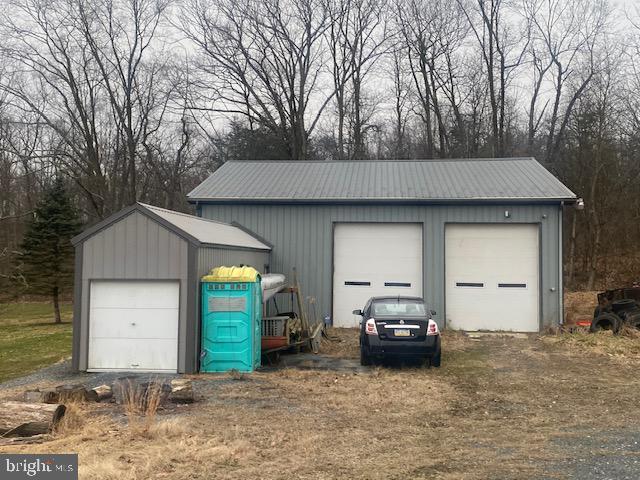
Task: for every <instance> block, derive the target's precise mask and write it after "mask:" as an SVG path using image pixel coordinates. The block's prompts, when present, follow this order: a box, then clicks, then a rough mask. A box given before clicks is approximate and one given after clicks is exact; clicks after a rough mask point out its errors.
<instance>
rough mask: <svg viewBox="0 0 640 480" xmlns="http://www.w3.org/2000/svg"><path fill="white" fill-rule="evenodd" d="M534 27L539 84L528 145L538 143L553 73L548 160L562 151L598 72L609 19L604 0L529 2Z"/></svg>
mask: <svg viewBox="0 0 640 480" xmlns="http://www.w3.org/2000/svg"><path fill="white" fill-rule="evenodd" d="M523 10H524V12H525V16H526V17H527V18H528V20H529V22H530V24H531V25H532V37H533V42H532V45H531V50H532V56H533V65H534V68H535V82H534V89H533V95H532V97H531V102H530V108H529V134H528V137H529V143H530V145H531V144H533V137H534V136H535V134H536V132H537V130H538V127H539V126H540V121H541V118H542V115H543V114H544V110H545V108H546V107H543V109H542V112H540V113H536V107H537V105H536V104H537V102H538V99H539V93H540V87H541V86H542V83H543V82H544V81H545V80H546V76H547V73H549V74H550V75H552V79H551V82H552V84H553V89H554V95H553V99H552V101H551V112H550V113H549V118H548V130H547V133H546V141H545V144H546V148H545V160H546V161H547V162H550V161H552V160H553V158H554V157H555V155H556V154H557V153H558V150H559V147H560V142H561V141H562V137H563V135H564V132H565V130H566V128H567V123H568V121H569V118H570V115H571V111H572V109H573V107H574V105H575V103H576V101H577V100H578V99H579V98H580V96H581V95H582V94H583V93H584V92H585V90H586V88H587V87H588V85H589V83H590V82H591V80H592V79H593V77H594V75H595V74H596V69H597V67H596V63H595V62H594V51H595V48H596V45H597V43H598V41H599V40H600V37H601V35H602V33H603V30H604V27H605V25H606V21H607V17H608V14H609V12H608V9H607V6H606V2H605V1H604V0H596V1H592V0H524V2H523Z"/></svg>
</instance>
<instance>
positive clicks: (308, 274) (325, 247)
mask: <svg viewBox="0 0 640 480" xmlns="http://www.w3.org/2000/svg"><path fill="white" fill-rule="evenodd" d="M505 210H508V211H509V213H510V216H509V218H505ZM198 211H199V214H200V215H201V216H203V217H205V218H210V219H214V220H220V221H224V222H233V221H235V222H238V223H240V224H241V225H243V226H245V227H246V228H248V229H250V230H252V231H253V232H255V233H256V234H258V235H260V236H261V237H263V238H264V239H266V240H267V241H269V242H271V243H272V244H273V250H272V252H271V261H270V267H271V271H272V272H278V273H284V274H286V275H288V276H290V275H291V274H292V270H293V268H294V267H295V268H296V271H297V275H298V278H299V280H300V283H301V285H302V288H303V289H304V294H305V295H310V296H314V297H316V298H317V299H318V305H319V309H320V311H319V312H318V313H319V314H322V315H323V316H326V315H331V301H332V299H331V296H332V292H331V289H332V276H333V272H332V263H333V259H332V258H333V225H334V224H335V223H336V222H403V223H408V222H418V223H422V224H423V231H424V238H423V242H424V255H423V259H424V278H423V289H424V292H423V296H424V298H425V300H426V301H427V302H428V304H429V305H430V306H432V308H434V309H435V310H436V311H437V315H436V320H437V321H438V323H439V324H440V326H441V327H442V326H445V318H446V311H445V308H446V306H445V292H444V275H445V265H444V258H445V255H444V245H445V225H446V224H447V223H500V224H503V223H506V224H508V223H534V224H538V225H539V228H540V263H541V265H540V296H541V299H540V301H541V308H540V311H541V327H544V326H547V325H556V324H558V323H560V322H561V312H562V283H561V282H562V277H561V261H562V259H561V251H560V248H559V246H560V244H561V242H560V240H561V237H560V235H561V232H560V230H559V226H560V225H561V216H562V207H561V206H560V205H558V204H548V205H543V204H539V205H523V204H514V205H478V204H468V205H401V204H397V205H393V204H384V205H348V204H343V205H337V204H334V205H311V204H307V205H304V204H302V205H300V204H266V205H265V204H262V205H259V204H258V205H256V204H253V205H252V204H235V205H234V204H200V205H198Z"/></svg>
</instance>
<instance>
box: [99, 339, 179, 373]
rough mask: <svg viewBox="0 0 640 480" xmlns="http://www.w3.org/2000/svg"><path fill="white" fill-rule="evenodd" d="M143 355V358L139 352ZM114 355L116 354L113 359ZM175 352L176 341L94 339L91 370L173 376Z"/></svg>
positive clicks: (176, 359) (175, 363) (175, 362)
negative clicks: (154, 373) (144, 372)
mask: <svg viewBox="0 0 640 480" xmlns="http://www.w3.org/2000/svg"><path fill="white" fill-rule="evenodd" d="M141 351H144V352H145V354H144V356H141V355H140V352H141ZM113 352H118V355H116V356H114V355H113ZM177 362H178V350H177V344H176V342H175V340H170V339H161V340H155V341H153V342H149V340H148V339H127V340H126V341H123V340H122V339H117V338H95V339H91V342H90V344H89V365H91V369H92V370H145V371H168V372H175V371H176V365H177Z"/></svg>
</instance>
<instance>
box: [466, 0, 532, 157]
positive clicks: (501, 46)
mask: <svg viewBox="0 0 640 480" xmlns="http://www.w3.org/2000/svg"><path fill="white" fill-rule="evenodd" d="M457 2H458V5H460V7H461V9H462V12H463V13H464V15H465V17H466V18H467V20H468V22H469V26H470V27H471V31H472V32H473V36H474V38H475V40H476V43H477V45H478V47H479V49H480V54H481V57H482V59H483V62H484V65H485V68H486V74H487V87H488V90H489V103H490V107H491V134H492V135H491V144H492V155H493V156H496V157H502V156H504V155H505V150H506V144H505V122H506V107H507V88H508V86H509V83H510V81H511V79H512V78H513V76H514V75H515V72H516V69H517V68H518V67H520V66H521V65H522V63H523V61H524V58H525V54H526V51H527V46H528V42H529V32H528V28H526V27H524V28H522V27H519V26H518V25H512V24H511V23H510V22H509V20H508V14H507V11H508V9H509V7H510V5H508V0H468V1H465V0H457Z"/></svg>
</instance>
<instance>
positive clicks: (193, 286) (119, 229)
mask: <svg viewBox="0 0 640 480" xmlns="http://www.w3.org/2000/svg"><path fill="white" fill-rule="evenodd" d="M72 241H73V243H74V245H75V248H76V255H75V259H76V260H75V261H76V265H75V292H74V298H75V301H74V313H73V322H74V323H73V366H74V369H76V370H88V371H135V370H140V371H147V372H181V373H183V372H184V373H192V372H197V371H198V359H199V353H200V321H199V318H200V315H199V313H200V309H199V295H198V285H199V279H200V277H201V276H202V275H204V274H205V273H207V272H208V271H209V270H210V269H211V268H212V267H214V266H219V265H234V264H235V265H239V264H245V265H250V266H253V267H254V268H256V269H257V270H258V271H260V272H264V271H265V270H267V269H268V264H269V255H270V249H271V247H270V245H268V244H267V243H266V242H264V241H263V240H261V239H260V238H257V237H256V236H255V235H253V234H251V233H250V232H248V231H247V230H246V229H243V228H242V227H240V226H238V225H231V224H228V223H222V222H216V221H211V220H205V219H202V218H198V217H194V216H192V215H185V214H182V213H178V212H173V211H171V210H165V209H162V208H157V207H152V206H150V205H144V204H141V203H138V204H136V205H133V206H131V207H129V208H126V209H124V210H122V211H120V212H118V213H116V214H115V215H113V216H111V217H109V218H107V219H106V220H104V221H102V222H100V223H98V224H97V225H95V226H93V227H91V228H89V229H88V230H86V231H85V232H83V233H82V234H80V235H78V236H76V237H75V238H74V239H73V240H72Z"/></svg>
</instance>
